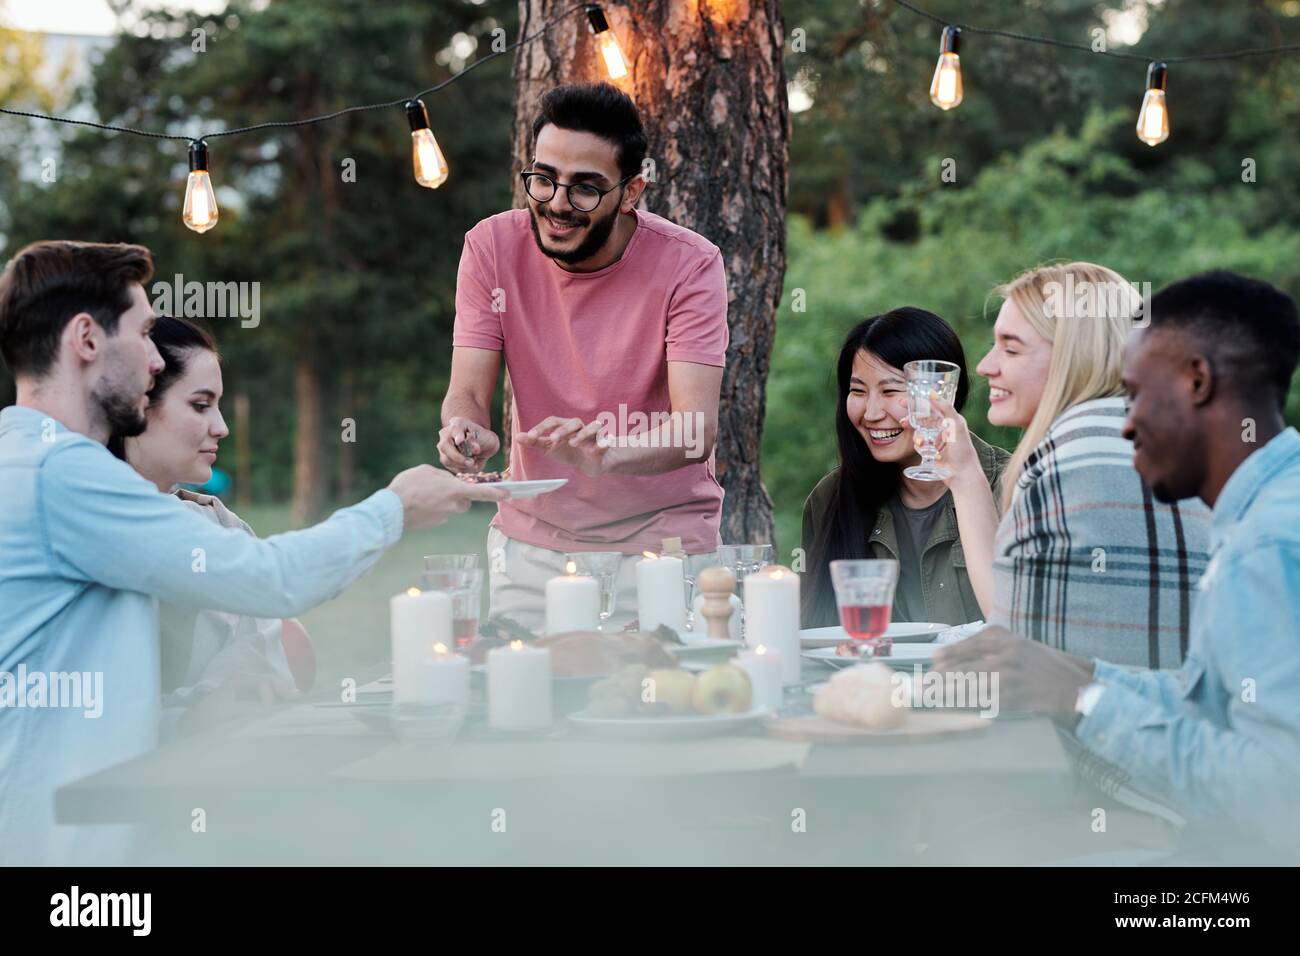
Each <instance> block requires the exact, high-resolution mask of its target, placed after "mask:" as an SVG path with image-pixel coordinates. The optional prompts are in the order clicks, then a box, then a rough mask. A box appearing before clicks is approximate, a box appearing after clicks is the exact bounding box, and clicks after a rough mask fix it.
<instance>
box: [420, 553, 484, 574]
mask: <svg viewBox="0 0 1300 956" xmlns="http://www.w3.org/2000/svg"><path fill="white" fill-rule="evenodd" d="M477 567H478V555H477V554H426V555H425V556H424V570H426V571H468V570H469V569H471V568H477Z"/></svg>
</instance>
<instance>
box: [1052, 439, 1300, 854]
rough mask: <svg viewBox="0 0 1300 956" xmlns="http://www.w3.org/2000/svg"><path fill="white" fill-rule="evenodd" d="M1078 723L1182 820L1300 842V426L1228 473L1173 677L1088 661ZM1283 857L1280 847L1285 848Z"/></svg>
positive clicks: (1082, 733)
mask: <svg viewBox="0 0 1300 956" xmlns="http://www.w3.org/2000/svg"><path fill="white" fill-rule="evenodd" d="M1096 680H1098V681H1099V682H1101V683H1102V684H1104V685H1106V689H1105V690H1104V691H1103V692H1102V694H1101V696H1100V697H1099V698H1098V699H1097V702H1096V704H1095V705H1094V706H1093V709H1092V711H1091V712H1090V713H1089V714H1088V716H1086V717H1084V718H1083V719H1082V720H1081V721H1080V722H1079V725H1078V727H1077V728H1076V733H1077V735H1078V737H1079V739H1080V740H1081V741H1082V742H1083V743H1084V744H1085V745H1086V746H1087V747H1088V748H1089V749H1091V750H1093V751H1095V752H1096V753H1098V754H1100V755H1101V756H1103V757H1105V758H1106V759H1108V760H1110V761H1111V762H1112V763H1114V764H1116V765H1117V766H1118V767H1120V769H1122V770H1124V771H1125V772H1127V773H1128V774H1129V776H1130V779H1131V781H1132V783H1133V784H1134V785H1135V786H1137V787H1138V788H1140V789H1142V790H1145V791H1147V792H1148V793H1150V794H1152V795H1153V796H1156V797H1158V798H1160V799H1162V800H1164V801H1165V802H1167V803H1168V804H1169V805H1170V806H1172V807H1174V808H1176V809H1178V810H1179V811H1180V812H1181V813H1183V815H1184V816H1186V817H1187V818H1188V819H1189V820H1190V821H1193V822H1194V823H1196V824H1202V825H1206V826H1208V827H1210V828H1213V829H1216V830H1218V829H1220V828H1223V829H1227V830H1231V831H1237V832H1244V833H1246V834H1249V835H1252V836H1254V837H1256V838H1262V839H1264V840H1266V841H1267V842H1268V843H1269V844H1271V845H1273V846H1275V847H1279V848H1281V847H1282V846H1285V847H1287V848H1292V847H1300V823H1298V817H1300V435H1298V434H1297V433H1296V430H1295V429H1294V428H1288V429H1287V430H1286V431H1284V432H1283V433H1282V434H1280V435H1278V436H1277V437H1276V438H1274V439H1273V440H1272V441H1270V442H1269V443H1268V444H1267V445H1265V446H1264V447H1263V448H1261V449H1259V450H1258V451H1256V452H1254V453H1253V454H1252V455H1250V456H1249V457H1248V458H1247V459H1246V460H1245V461H1244V462H1242V464H1241V465H1240V466H1239V467H1238V468H1237V470H1236V471H1235V472H1233V474H1232V477H1231V478H1229V479H1228V482H1227V484H1225V485H1224V487H1223V491H1222V492H1221V493H1220V495H1219V498H1218V501H1217V502H1216V503H1215V506H1214V517H1213V522H1212V525H1211V530H1210V563H1209V565H1208V566H1207V568H1206V571H1205V574H1204V575H1203V576H1202V578H1201V581H1200V584H1199V585H1198V593H1197V595H1196V599H1195V606H1194V608H1193V610H1192V630H1191V637H1190V644H1189V648H1188V656H1187V659H1186V661H1185V662H1184V664H1183V667H1182V669H1181V670H1179V671H1177V672H1173V673H1168V672H1158V671H1144V672H1131V671H1127V670H1124V669H1122V668H1119V667H1116V666H1114V665H1110V664H1106V663H1105V662H1103V661H1098V662H1097V668H1096ZM1288 852H1290V849H1288Z"/></svg>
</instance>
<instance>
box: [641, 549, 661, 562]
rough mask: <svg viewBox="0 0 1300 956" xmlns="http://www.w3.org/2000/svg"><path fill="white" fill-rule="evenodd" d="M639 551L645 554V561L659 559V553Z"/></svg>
mask: <svg viewBox="0 0 1300 956" xmlns="http://www.w3.org/2000/svg"><path fill="white" fill-rule="evenodd" d="M641 553H642V554H644V555H645V557H646V560H647V561H658V560H659V555H657V554H655V553H654V552H653V551H642V552H641Z"/></svg>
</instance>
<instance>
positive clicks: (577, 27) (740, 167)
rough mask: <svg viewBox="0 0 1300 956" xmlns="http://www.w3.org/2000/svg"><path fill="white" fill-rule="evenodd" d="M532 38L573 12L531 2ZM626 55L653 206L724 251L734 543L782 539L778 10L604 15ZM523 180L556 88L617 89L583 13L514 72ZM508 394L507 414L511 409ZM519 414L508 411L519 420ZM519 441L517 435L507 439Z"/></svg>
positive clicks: (660, 2)
mask: <svg viewBox="0 0 1300 956" xmlns="http://www.w3.org/2000/svg"><path fill="white" fill-rule="evenodd" d="M519 7H520V31H521V34H522V35H530V34H532V33H534V32H536V31H537V30H538V29H539V28H540V27H541V26H542V24H543V23H545V22H546V21H548V20H550V19H552V18H554V17H556V16H561V15H563V14H564V11H565V10H566V9H570V8H571V7H572V4H571V3H569V2H567V0H520V4H519ZM604 10H605V15H606V17H607V18H608V20H609V23H610V26H611V28H612V29H613V30H614V32H615V34H616V35H617V36H618V40H619V43H620V44H621V45H622V47H623V51H624V53H625V54H626V56H627V60H628V64H629V66H630V72H629V76H628V77H626V78H625V79H623V80H622V81H620V82H619V84H618V85H619V86H621V87H622V88H623V89H624V90H625V91H626V92H627V93H628V94H629V95H630V96H632V98H633V99H634V100H635V101H636V103H637V105H638V107H639V108H640V110H641V118H642V122H643V123H644V124H645V126H646V134H647V136H648V138H649V141H650V152H649V158H650V159H652V160H653V161H654V167H653V176H654V179H653V181H652V182H651V183H650V185H649V188H648V189H647V190H646V193H645V198H644V199H643V200H642V204H643V205H644V207H645V208H647V209H649V211H651V212H654V213H657V214H658V215H661V216H664V217H666V218H668V219H671V220H672V221H673V222H676V223H678V224H680V225H682V226H685V227H687V228H688V229H692V230H694V231H695V232H698V233H699V234H700V235H702V236H704V237H705V238H706V239H709V240H710V241H711V242H713V243H715V244H716V245H717V246H718V247H719V248H721V250H722V256H723V261H724V263H725V265H726V271H727V285H728V300H729V307H728V315H727V321H728V325H729V327H730V330H731V343H730V345H729V346H728V349H727V367H726V371H725V373H724V375H723V381H722V404H721V409H720V412H719V423H718V424H719V428H718V441H717V450H716V454H717V471H718V480H719V481H720V482H721V484H722V487H723V489H724V490H725V492H726V499H725V502H724V504H723V512H722V539H723V541H725V542H727V543H745V542H769V541H772V540H773V534H774V528H773V522H772V500H771V498H769V497H768V494H767V490H766V489H765V488H764V487H763V483H762V478H761V476H760V473H759V451H760V447H761V443H762V436H763V415H764V411H765V409H766V389H767V372H768V365H769V361H770V359H771V354H772V342H773V338H774V336H775V331H776V323H775V315H776V308H777V306H778V304H779V302H780V299H781V287H782V282H783V279H784V275H785V205H786V187H787V168H788V165H789V143H790V116H789V109H788V104H787V101H786V83H785V70H784V66H783V63H782V52H783V51H782V44H783V36H782V29H783V28H782V23H781V11H780V2H779V0H643V2H640V3H637V4H636V6H635V10H633V9H630V8H629V7H625V6H613V5H611V6H608V7H605V8H604ZM514 72H515V103H514V119H515V126H514V141H513V145H514V164H515V165H514V170H513V171H514V173H515V174H516V178H515V203H516V205H517V206H523V205H524V194H523V187H522V184H521V183H520V182H519V180H518V177H517V173H518V171H519V170H520V169H522V168H523V164H524V163H526V162H527V161H528V160H529V159H530V158H531V148H532V143H531V135H532V123H533V119H534V117H535V115H536V110H537V104H538V101H539V99H540V97H541V95H542V93H544V92H545V91H546V90H547V89H549V88H550V87H552V86H556V85H559V84H562V83H575V82H593V81H600V80H608V76H607V74H606V73H605V70H604V66H603V64H602V62H601V60H600V57H599V55H598V54H597V52H596V46H595V40H594V38H593V37H592V34H591V31H590V29H589V28H588V26H587V19H586V17H585V16H584V15H583V14H582V13H581V12H578V13H574V14H571V15H569V16H564V17H563V19H561V20H560V21H559V22H558V23H556V24H555V26H553V27H552V28H551V29H550V30H548V31H547V32H546V34H545V35H544V36H543V37H541V38H539V39H538V40H536V41H534V42H533V43H529V44H526V45H525V46H522V47H520V49H519V51H518V53H517V55H516V59H515V68H514ZM510 404H511V395H510V393H509V390H508V383H507V392H506V397H505V402H504V407H505V408H506V409H507V410H508V409H509V408H510ZM507 414H508V411H507ZM505 437H506V439H507V440H508V437H509V436H508V432H507V435H506V436H505Z"/></svg>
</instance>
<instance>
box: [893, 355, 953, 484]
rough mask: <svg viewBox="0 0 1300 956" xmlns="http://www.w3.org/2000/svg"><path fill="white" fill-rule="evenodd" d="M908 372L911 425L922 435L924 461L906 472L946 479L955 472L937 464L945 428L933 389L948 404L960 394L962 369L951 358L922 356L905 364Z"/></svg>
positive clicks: (911, 475) (924, 478)
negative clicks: (958, 391) (959, 381)
mask: <svg viewBox="0 0 1300 956" xmlns="http://www.w3.org/2000/svg"><path fill="white" fill-rule="evenodd" d="M903 373H904V374H905V375H906V376H907V414H908V418H909V420H910V421H911V424H912V427H913V428H915V429H916V433H917V434H918V435H920V436H921V447H920V449H919V450H920V452H921V463H920V464H919V465H913V466H912V467H910V468H904V469H903V474H905V475H907V477H909V478H915V479H916V480H918V481H943V480H944V479H945V478H951V477H952V472H951V471H949V470H948V469H947V468H940V467H939V466H938V465H936V464H935V459H936V458H938V457H939V449H938V447H937V445H936V443H937V442H938V440H939V433H940V432H941V431H943V415H942V414H940V412H939V410H938V409H937V408H935V407H934V403H933V402H932V401H931V400H930V393H931V392H934V393H935V394H936V395H938V396H939V397H940V398H942V399H943V400H944V401H945V402H947V403H948V404H949V405H951V404H952V403H953V399H955V398H956V397H957V382H958V380H959V379H960V378H961V369H959V368H958V367H957V366H956V365H954V364H953V363H952V362H940V361H937V360H934V359H923V360H921V361H919V362H908V363H907V364H906V365H904V366H903Z"/></svg>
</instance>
